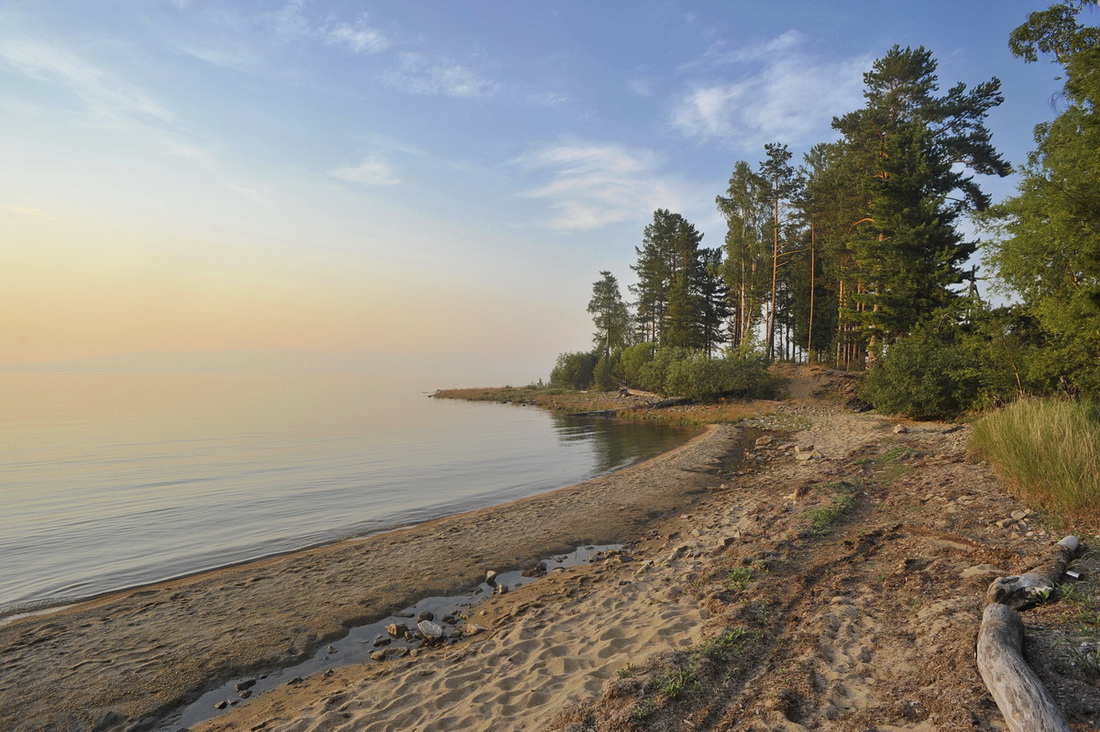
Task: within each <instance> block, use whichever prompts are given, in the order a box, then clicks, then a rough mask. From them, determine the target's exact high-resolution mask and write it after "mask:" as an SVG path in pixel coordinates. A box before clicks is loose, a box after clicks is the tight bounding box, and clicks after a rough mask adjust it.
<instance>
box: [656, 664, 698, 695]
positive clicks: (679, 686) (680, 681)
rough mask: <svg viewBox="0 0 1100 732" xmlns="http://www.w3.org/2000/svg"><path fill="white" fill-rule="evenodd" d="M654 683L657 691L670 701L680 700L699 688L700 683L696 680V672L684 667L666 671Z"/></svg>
mask: <svg viewBox="0 0 1100 732" xmlns="http://www.w3.org/2000/svg"><path fill="white" fill-rule="evenodd" d="M653 683H654V686H655V687H656V688H657V691H659V692H661V693H662V694H664V695H665V697H666V698H667V699H670V700H675V699H679V698H680V697H682V696H684V695H685V694H688V693H690V692H692V691H695V690H696V689H697V688H698V687H699V682H698V680H697V679H696V678H695V671H694V670H693V669H691V668H687V667H684V666H679V667H676V668H673V669H671V670H669V671H666V672H665V673H663V674H661V675H660V676H658V677H656V678H655V679H653Z"/></svg>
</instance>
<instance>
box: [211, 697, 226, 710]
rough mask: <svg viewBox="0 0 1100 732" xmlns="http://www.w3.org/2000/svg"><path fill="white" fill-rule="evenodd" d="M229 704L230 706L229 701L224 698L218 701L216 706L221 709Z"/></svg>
mask: <svg viewBox="0 0 1100 732" xmlns="http://www.w3.org/2000/svg"><path fill="white" fill-rule="evenodd" d="M228 706H229V702H227V701H225V700H224V699H223V700H221V701H220V702H218V703H217V704H215V705H214V708H215V709H217V710H219V711H220V710H222V709H225V708H226V707H228Z"/></svg>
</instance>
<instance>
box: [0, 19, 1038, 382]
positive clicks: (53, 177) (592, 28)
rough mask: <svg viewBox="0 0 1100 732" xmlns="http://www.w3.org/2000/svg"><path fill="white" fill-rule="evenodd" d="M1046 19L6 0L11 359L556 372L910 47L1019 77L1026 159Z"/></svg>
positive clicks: (943, 74)
mask: <svg viewBox="0 0 1100 732" xmlns="http://www.w3.org/2000/svg"><path fill="white" fill-rule="evenodd" d="M1043 7H1045V4H1042V3H1031V2H1015V1H1013V0H1007V1H1004V0H1002V1H999V2H994V1H993V0H988V1H985V0H964V1H963V2H957V1H956V2H950V3H949V2H941V1H939V0H932V1H930V2H923V3H901V2H886V1H882V0H878V1H866V2H857V1H855V0H848V1H847V2H831V3H821V2H801V1H799V0H792V1H788V2H785V3H759V2H752V3H750V2H655V1H649V0H638V1H632V2H626V1H611V0H608V1H605V2H593V1H592V0H585V1H580V0H577V1H561V2H553V1H544V2H535V1H522V2H521V1H513V2H503V1H497V2H489V1H483V2H473V1H470V0H446V1H442V0H440V1H435V0H415V1H410V2H400V3H398V2H390V3H379V2H345V1H338V0H273V1H270V2H264V1H260V0H252V1H237V2H214V1H208V0H130V1H128V2H122V1H119V0H97V1H96V2H94V3H89V2H84V1H83V0H81V1H79V2H78V1H76V0H72V1H66V0H4V1H0V88H2V90H3V93H2V94H0V155H2V156H3V160H4V162H5V164H4V165H3V166H0V365H3V364H11V363H20V362H30V361H49V360H64V359H75V358H88V357H97V356H105V355H108V354H112V353H121V352H128V351H148V350H153V351H165V352H187V351H225V350H238V349H245V350H273V351H282V350H294V351H319V352H328V353H332V352H346V351H367V352H379V353H383V352H384V353H390V354H405V355H407V356H409V357H410V358H411V359H414V360H416V359H419V360H422V361H431V360H433V359H436V360H438V362H439V363H441V364H442V363H446V360H447V359H449V358H452V357H456V358H457V357H459V356H461V357H462V358H463V359H464V360H463V363H466V364H469V363H484V364H492V365H493V366H494V368H495V369H496V370H495V371H494V372H493V373H494V375H495V374H500V375H502V376H503V377H505V378H509V379H510V380H514V381H516V382H524V381H526V380H531V379H535V378H538V377H539V376H545V375H546V374H547V373H548V371H549V368H550V366H551V365H552V363H553V359H554V356H555V355H556V354H557V353H558V352H560V351H564V350H580V349H584V348H587V347H588V346H589V343H590V334H591V322H590V320H589V317H588V315H587V313H586V312H585V305H586V304H587V301H588V297H589V295H590V292H591V285H592V283H593V282H594V281H595V280H596V279H597V277H598V273H599V271H600V270H602V269H610V270H611V271H612V272H613V273H614V274H616V275H617V276H618V277H619V278H620V280H621V281H622V283H623V285H624V290H625V285H626V284H627V283H629V282H630V280H631V272H630V269H629V265H630V264H631V263H632V262H633V259H634V246H635V245H637V244H638V243H639V242H640V239H641V234H642V229H643V228H644V226H645V225H646V223H647V222H648V221H649V220H651V218H652V212H653V210H654V209H656V208H658V207H660V208H669V209H672V210H673V211H677V212H680V213H682V214H683V215H684V216H685V217H687V218H688V219H689V220H690V221H692V222H693V223H695V224H696V225H697V226H698V227H699V228H700V229H701V230H702V231H703V232H704V234H705V239H704V244H706V245H709V246H718V245H719V244H720V243H721V241H722V238H723V236H724V234H725V231H724V227H723V224H722V221H721V219H720V218H719V217H718V216H717V213H716V211H715V209H714V197H715V196H716V195H718V194H720V193H722V192H723V191H724V189H725V187H726V181H727V179H728V177H729V174H730V171H731V170H732V168H733V165H734V163H735V162H736V161H737V160H740V159H745V160H748V161H750V162H752V163H754V164H755V163H756V162H757V161H759V160H760V159H761V158H762V157H763V145H764V143H766V142H772V141H779V142H784V143H787V144H788V145H790V147H791V148H792V149H793V150H794V151H796V153H797V154H799V155H800V154H801V152H803V151H804V150H806V149H808V148H809V147H810V146H811V145H813V144H815V143H817V142H821V141H825V140H830V139H833V133H832V131H831V129H830V121H831V119H832V117H833V116H834V115H839V114H843V113H845V112H847V111H850V110H852V109H855V108H857V107H859V106H860V104H861V93H862V78H861V76H862V73H863V72H864V71H866V70H867V69H868V68H869V66H870V64H871V62H872V61H873V60H874V59H875V58H876V57H878V56H881V55H883V54H884V53H885V52H886V51H887V50H888V49H889V48H890V47H891V46H892V45H893V44H901V45H902V46H905V45H912V46H917V45H924V46H926V47H928V48H929V49H931V50H932V51H933V52H934V54H935V56H936V58H937V59H938V61H939V63H940V69H939V72H940V79H941V82H942V85H943V88H944V89H946V88H947V87H948V86H950V85H952V84H954V83H955V82H958V81H964V82H967V83H968V84H970V85H973V84H976V83H979V82H982V81H985V80H987V79H989V78H990V77H992V76H997V77H999V78H1000V79H1001V80H1002V82H1003V91H1004V95H1005V97H1006V102H1005V104H1004V105H1002V106H1001V107H1000V108H998V109H996V110H994V111H993V112H992V114H991V115H990V119H989V126H990V128H991V129H992V130H993V133H994V137H993V139H994V143H995V144H996V145H997V146H998V147H999V149H1000V150H1001V151H1002V153H1003V154H1004V155H1005V156H1006V157H1007V158H1008V159H1009V160H1010V161H1012V162H1014V163H1022V162H1023V161H1024V159H1025V157H1026V154H1027V152H1028V151H1029V150H1030V149H1031V146H1032V128H1033V127H1034V125H1035V124H1036V123H1038V122H1041V121H1043V120H1046V119H1049V118H1050V117H1051V116H1053V114H1054V107H1053V106H1052V100H1053V99H1054V97H1055V95H1056V92H1057V90H1058V89H1059V83H1058V82H1057V81H1056V80H1055V76H1056V69H1055V67H1053V66H1052V65H1050V64H1045V63H1040V64H1031V65H1025V64H1023V63H1022V62H1021V61H1019V60H1017V59H1014V58H1013V57H1012V56H1011V54H1010V53H1009V52H1008V49H1007V37H1008V34H1009V33H1010V32H1011V30H1012V29H1013V28H1014V27H1015V26H1017V25H1019V24H1020V23H1021V22H1023V20H1024V18H1025V17H1026V15H1027V13H1028V12H1030V11H1032V10H1038V9H1042V8H1043ZM987 189H988V190H989V191H990V192H991V193H992V194H993V195H994V197H995V198H1000V197H1003V196H1004V195H1007V194H1009V193H1010V192H1011V191H1012V182H1011V181H1000V180H996V181H990V182H989V183H988V185H987ZM471 358H473V359H474V360H473V361H471ZM477 358H481V359H483V361H480V362H479V361H477Z"/></svg>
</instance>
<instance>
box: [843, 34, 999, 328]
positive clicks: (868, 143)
mask: <svg viewBox="0 0 1100 732" xmlns="http://www.w3.org/2000/svg"><path fill="white" fill-rule="evenodd" d="M936 66H937V64H936V61H935V59H934V58H933V57H932V54H931V52H930V51H928V50H926V49H924V48H916V49H913V48H905V49H902V48H900V47H898V46H894V48H892V49H891V50H890V52H889V53H887V55H886V56H884V57H883V58H881V59H879V60H877V61H876V62H875V63H874V65H873V67H872V69H871V71H869V72H868V73H867V74H865V75H864V82H865V84H866V89H865V92H864V97H865V99H866V100H867V101H866V105H865V106H864V107H863V108H862V109H859V110H857V111H855V112H851V113H849V114H847V115H845V116H843V117H840V118H837V119H834V120H833V126H834V128H836V129H837V130H839V131H840V132H841V133H842V135H843V136H844V138H843V141H842V143H843V151H844V156H845V157H846V158H848V161H847V164H848V165H850V166H851V167H852V168H853V169H854V170H855V171H858V172H859V174H860V175H859V177H858V178H857V179H856V180H854V181H853V183H854V184H855V187H856V190H858V191H859V192H860V194H861V196H862V198H863V201H862V206H861V209H862V210H861V211H860V212H858V214H857V215H858V218H857V219H855V220H854V221H853V222H852V226H853V235H852V236H851V237H850V241H849V249H850V251H851V253H852V265H853V270H854V271H853V275H854V276H855V278H856V282H855V283H854V284H855V294H854V295H853V296H852V304H853V308H852V311H853V312H851V313H850V315H851V316H852V317H853V318H854V319H855V322H856V324H857V327H858V328H859V330H860V331H861V333H862V336H863V337H864V338H865V339H867V341H868V342H869V344H870V346H871V348H872V350H874V349H875V347H876V346H877V345H879V344H882V343H888V342H891V341H893V340H896V339H897V338H899V337H901V336H904V335H905V334H907V333H908V332H909V331H910V330H911V329H912V328H913V326H914V325H916V324H917V323H918V322H920V320H921V319H922V318H923V317H926V316H927V315H928V314H929V313H931V312H932V311H933V310H934V309H935V308H937V307H940V306H942V305H944V304H946V303H947V302H949V301H950V300H952V299H953V298H954V297H955V296H956V295H955V293H954V291H953V290H952V289H951V288H952V286H954V285H957V284H959V283H961V282H962V280H963V265H964V264H965V263H966V261H967V259H968V258H969V257H970V255H971V254H973V252H974V251H975V248H976V244H974V243H973V242H968V241H964V240H963V238H962V236H961V235H960V234H959V233H958V230H957V229H956V225H957V223H958V220H959V218H960V216H961V215H963V214H964V213H965V212H967V211H968V210H982V209H984V208H986V207H987V206H988V205H989V199H988V196H987V195H986V194H985V193H984V192H983V191H982V190H981V188H980V187H979V186H978V184H977V183H976V181H975V180H974V178H973V175H974V174H975V173H977V174H986V175H1001V176H1003V175H1007V174H1008V172H1009V166H1008V164H1007V163H1005V162H1004V160H1002V159H1001V157H1000V155H999V154H998V153H997V151H996V149H995V148H994V147H993V145H992V142H991V140H990V133H989V130H988V129H987V128H986V127H985V123H984V119H985V116H986V115H987V113H988V112H989V110H990V109H991V108H993V107H995V106H997V105H998V104H1000V103H1001V102H1002V101H1003V98H1002V97H1001V95H1000V82H999V81H998V80H997V79H992V80H990V81H988V82H985V83H982V84H979V85H977V86H976V87H975V88H974V89H973V90H972V91H968V90H967V87H966V85H965V84H962V83H959V84H956V85H955V86H953V87H952V88H951V89H950V90H948V92H947V93H946V94H945V95H943V96H938V95H937V94H938V91H939V83H938V79H937V77H936V73H935V72H936Z"/></svg>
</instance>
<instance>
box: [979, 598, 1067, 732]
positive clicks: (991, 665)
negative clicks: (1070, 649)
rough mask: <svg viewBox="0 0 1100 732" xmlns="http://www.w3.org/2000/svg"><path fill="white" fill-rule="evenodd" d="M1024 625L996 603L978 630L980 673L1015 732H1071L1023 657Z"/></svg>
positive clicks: (1063, 717) (988, 611)
mask: <svg viewBox="0 0 1100 732" xmlns="http://www.w3.org/2000/svg"><path fill="white" fill-rule="evenodd" d="M1023 642H1024V624H1023V621H1021V620H1020V614H1019V613H1018V612H1016V610H1014V609H1013V608H1011V607H1009V606H1007V605H1002V604H1000V603H993V604H990V605H987V606H986V608H985V612H984V613H983V614H982V627H981V629H980V630H979V631H978V671H979V672H980V673H981V675H982V680H983V681H985V685H986V687H987V688H988V689H989V693H990V694H992V695H993V700H994V701H996V702H997V707H998V708H999V709H1000V710H1001V714H1002V715H1004V718H1005V722H1006V723H1007V724H1008V728H1009V729H1010V730H1011V731H1012V732H1069V729H1070V727H1069V724H1068V723H1067V722H1066V718H1065V716H1063V714H1062V711H1061V710H1060V709H1059V708H1058V705H1057V704H1055V703H1054V700H1053V699H1052V698H1051V696H1050V694H1049V693H1048V692H1047V690H1046V687H1044V686H1043V682H1042V681H1040V680H1039V677H1038V676H1036V675H1035V672H1034V671H1032V670H1031V667H1030V666H1028V664H1027V661H1025V660H1024V656H1023Z"/></svg>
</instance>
